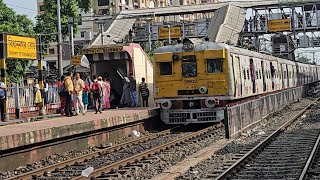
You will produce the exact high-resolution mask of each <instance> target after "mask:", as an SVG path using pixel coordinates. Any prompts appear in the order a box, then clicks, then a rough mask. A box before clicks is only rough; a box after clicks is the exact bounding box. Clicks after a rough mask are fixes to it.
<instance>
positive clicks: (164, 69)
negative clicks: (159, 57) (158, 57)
mask: <svg viewBox="0 0 320 180" xmlns="http://www.w3.org/2000/svg"><path fill="white" fill-rule="evenodd" d="M159 72H160V76H165V75H172V63H171V62H160V63H159Z"/></svg>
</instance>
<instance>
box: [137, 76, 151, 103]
mask: <svg viewBox="0 0 320 180" xmlns="http://www.w3.org/2000/svg"><path fill="white" fill-rule="evenodd" d="M141 80H142V82H141V83H140V85H139V91H140V94H141V97H142V106H143V107H148V106H149V105H148V98H149V89H148V86H147V83H146V82H145V81H146V79H145V78H142V79H141Z"/></svg>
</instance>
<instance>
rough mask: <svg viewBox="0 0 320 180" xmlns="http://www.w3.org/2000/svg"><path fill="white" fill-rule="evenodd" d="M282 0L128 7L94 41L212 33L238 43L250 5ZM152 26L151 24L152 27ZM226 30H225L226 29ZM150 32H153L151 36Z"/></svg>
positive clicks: (296, 0) (285, 1)
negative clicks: (146, 7) (142, 7)
mask: <svg viewBox="0 0 320 180" xmlns="http://www.w3.org/2000/svg"><path fill="white" fill-rule="evenodd" d="M278 3H279V1H278V0H264V1H261V0H257V1H249V2H247V1H232V2H227V1H223V2H218V3H206V4H193V5H184V6H169V7H160V8H149V9H134V10H126V11H122V12H121V13H119V14H118V15H117V16H115V17H113V18H111V19H109V20H108V21H107V23H106V25H105V26H104V31H103V33H102V34H101V33H100V34H99V35H98V36H97V37H96V38H95V39H94V40H93V41H92V42H91V45H93V46H95V45H102V44H103V45H107V44H117V43H126V42H135V43H140V44H142V45H145V44H146V42H148V40H149V39H150V40H151V41H153V42H154V41H161V42H162V41H168V42H169V35H168V31H169V29H170V32H171V36H170V40H173V41H174V40H177V39H180V38H185V37H193V38H194V37H198V38H202V37H205V36H208V37H209V38H210V39H211V40H213V41H217V42H229V43H231V44H236V41H237V40H238V36H239V33H240V32H241V30H242V28H243V26H244V18H245V14H246V9H249V8H251V9H252V8H260V9H263V8H267V7H276V6H278V7H279V4H278ZM280 3H281V6H282V5H284V6H291V5H292V4H295V5H296V4H300V5H303V4H307V3H319V2H318V0H280ZM149 27H150V28H149ZM222 32H223V33H222ZM149 34H150V36H149Z"/></svg>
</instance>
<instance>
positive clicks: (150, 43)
mask: <svg viewBox="0 0 320 180" xmlns="http://www.w3.org/2000/svg"><path fill="white" fill-rule="evenodd" d="M152 20H153V19H152V18H146V21H147V23H148V50H149V52H151V51H152V42H151V21H152Z"/></svg>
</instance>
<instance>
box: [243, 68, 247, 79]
mask: <svg viewBox="0 0 320 180" xmlns="http://www.w3.org/2000/svg"><path fill="white" fill-rule="evenodd" d="M243 78H244V79H247V76H246V69H245V68H243Z"/></svg>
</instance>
